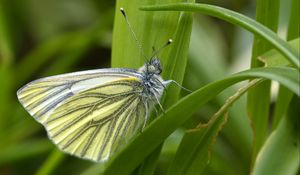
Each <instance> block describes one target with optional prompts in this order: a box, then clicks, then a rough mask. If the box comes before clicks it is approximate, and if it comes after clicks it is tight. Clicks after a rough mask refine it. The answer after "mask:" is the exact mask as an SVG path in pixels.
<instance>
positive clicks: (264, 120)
mask: <svg viewBox="0 0 300 175" xmlns="http://www.w3.org/2000/svg"><path fill="white" fill-rule="evenodd" d="M279 7H280V3H279V0H257V2H256V21H257V22H258V23H260V24H262V25H264V26H265V27H267V28H269V29H270V30H272V31H274V32H275V33H276V32H277V28H278V17H279ZM271 48H272V46H271V44H270V43H268V42H267V41H266V40H264V39H263V38H261V37H259V36H257V35H255V36H254V41H253V44H252V57H251V68H255V67H262V66H263V63H262V62H260V61H259V60H258V59H257V57H258V56H259V55H261V54H263V53H265V52H266V51H268V50H269V49H271ZM258 98H259V100H258ZM270 99H271V81H265V82H263V83H261V84H260V85H258V86H256V87H255V88H253V89H251V90H249V92H248V96H247V113H248V117H249V118H250V120H251V124H252V131H253V148H252V149H253V150H252V162H253V160H254V159H255V157H256V155H257V152H258V151H259V149H260V147H261V146H262V145H263V143H264V142H265V140H266V137H267V135H268V121H269V115H270V114H269V111H270V103H271V102H270Z"/></svg>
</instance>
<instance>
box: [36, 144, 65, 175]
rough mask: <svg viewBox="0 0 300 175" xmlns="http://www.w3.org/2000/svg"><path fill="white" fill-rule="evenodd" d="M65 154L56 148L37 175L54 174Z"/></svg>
mask: <svg viewBox="0 0 300 175" xmlns="http://www.w3.org/2000/svg"><path fill="white" fill-rule="evenodd" d="M64 158H65V154H64V153H62V151H60V150H58V149H54V150H53V151H52V152H51V154H50V156H49V157H48V158H47V160H46V162H45V163H44V164H43V165H42V166H41V167H40V168H39V170H38V172H37V173H36V175H46V174H53V171H54V170H55V168H56V167H57V166H58V165H59V164H60V163H61V162H62V161H63V159H64Z"/></svg>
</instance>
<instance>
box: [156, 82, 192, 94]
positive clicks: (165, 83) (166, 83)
mask: <svg viewBox="0 0 300 175" xmlns="http://www.w3.org/2000/svg"><path fill="white" fill-rule="evenodd" d="M162 83H163V84H164V85H165V86H167V85H168V84H170V83H174V84H175V85H177V86H178V87H180V88H181V89H183V90H185V91H188V92H193V91H191V90H189V89H187V88H185V87H183V86H181V85H180V84H179V83H178V82H176V81H175V80H166V81H163V82H162Z"/></svg>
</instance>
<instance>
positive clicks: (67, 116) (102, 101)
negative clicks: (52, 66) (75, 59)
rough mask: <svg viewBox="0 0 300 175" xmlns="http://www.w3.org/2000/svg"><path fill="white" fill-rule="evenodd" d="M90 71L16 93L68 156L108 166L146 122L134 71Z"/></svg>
mask: <svg viewBox="0 0 300 175" xmlns="http://www.w3.org/2000/svg"><path fill="white" fill-rule="evenodd" d="M116 70H118V69H115V70H114V69H109V71H105V70H101V71H100V72H95V71H90V72H89V71H86V72H85V73H77V74H65V75H60V76H54V77H49V78H44V79H40V80H37V81H34V82H32V83H29V84H28V85H26V86H25V87H24V88H22V89H21V90H19V91H18V97H19V99H20V101H21V102H22V104H23V106H24V107H25V108H26V109H27V111H28V112H29V113H30V114H31V115H32V116H33V117H34V118H35V119H36V120H37V121H39V122H41V123H42V124H43V125H44V126H45V128H46V130H47V132H48V135H49V137H50V138H51V140H53V142H54V143H55V144H57V145H58V147H59V148H60V149H62V150H64V151H65V152H67V153H70V154H73V155H76V156H79V157H82V158H86V159H91V160H94V161H104V160H106V159H107V158H108V157H109V156H110V155H111V154H112V153H113V152H115V151H116V150H117V149H118V147H119V146H120V145H122V144H121V143H122V142H126V140H128V139H130V138H131V137H132V135H133V134H134V133H135V132H136V131H137V130H138V128H139V127H140V126H141V125H142V123H144V120H145V117H146V115H147V113H148V112H147V109H148V103H147V101H145V100H144V99H143V98H144V97H143V96H142V92H143V86H142V85H141V81H140V78H139V77H138V74H137V73H136V72H128V73H120V72H118V71H116Z"/></svg>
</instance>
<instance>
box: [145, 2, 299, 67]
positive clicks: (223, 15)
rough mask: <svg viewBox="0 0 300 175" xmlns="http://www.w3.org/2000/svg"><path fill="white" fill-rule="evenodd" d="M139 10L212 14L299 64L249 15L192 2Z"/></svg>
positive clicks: (293, 62)
mask: <svg viewBox="0 0 300 175" xmlns="http://www.w3.org/2000/svg"><path fill="white" fill-rule="evenodd" d="M141 10H147V11H193V12H199V13H202V14H205V15H210V16H214V17H217V18H220V19H223V20H225V21H227V22H230V23H232V24H236V25H238V26H240V27H243V28H244V29H246V30H248V31H250V32H252V33H253V34H255V35H257V36H259V37H261V38H263V39H265V40H266V41H267V42H269V43H270V45H272V46H273V47H274V48H276V49H277V50H278V51H279V52H280V53H281V54H283V55H284V56H286V58H287V59H288V60H289V61H290V62H291V63H292V64H293V65H294V66H296V67H297V68H299V66H300V59H299V56H298V54H297V53H296V52H295V51H294V50H293V49H292V48H291V47H290V46H289V45H288V44H287V43H286V42H285V41H284V40H282V39H280V38H279V37H278V36H277V35H276V34H275V33H274V32H272V31H271V30H270V29H268V28H267V27H265V26H263V25H261V24H259V23H258V22H256V21H254V20H252V19H251V18H249V17H246V16H244V15H241V14H239V13H237V12H234V11H231V10H228V9H225V8H221V7H217V6H213V5H207V4H192V3H176V4H162V5H155V6H144V7H142V8H141Z"/></svg>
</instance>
